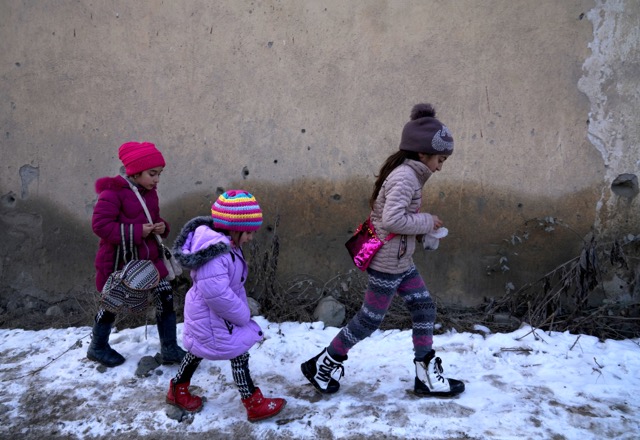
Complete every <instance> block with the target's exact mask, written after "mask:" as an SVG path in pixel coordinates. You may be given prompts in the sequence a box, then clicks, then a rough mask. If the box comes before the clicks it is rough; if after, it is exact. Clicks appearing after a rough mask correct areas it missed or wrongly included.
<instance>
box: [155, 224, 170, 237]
mask: <svg viewBox="0 0 640 440" xmlns="http://www.w3.org/2000/svg"><path fill="white" fill-rule="evenodd" d="M166 228H167V225H165V224H164V222H160V223H155V224H154V225H153V233H154V234H158V235H162V234H164V231H165V229H166Z"/></svg>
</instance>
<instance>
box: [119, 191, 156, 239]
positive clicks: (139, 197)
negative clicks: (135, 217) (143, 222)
mask: <svg viewBox="0 0 640 440" xmlns="http://www.w3.org/2000/svg"><path fill="white" fill-rule="evenodd" d="M127 182H128V183H129V187H130V188H131V190H132V191H133V193H134V194H135V195H136V197H138V200H139V201H140V204H141V205H142V209H143V210H144V213H145V215H146V216H147V220H149V223H153V220H152V219H151V214H149V209H148V208H147V204H146V203H145V202H144V199H143V198H142V195H141V194H140V191H138V187H137V186H135V185H134V184H133V183H131V181H130V180H129V179H127ZM153 236H154V237H155V238H156V241H157V242H158V245H160V247H162V238H160V236H159V235H158V234H156V233H154V234H153Z"/></svg>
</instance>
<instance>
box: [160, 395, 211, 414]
mask: <svg viewBox="0 0 640 440" xmlns="http://www.w3.org/2000/svg"><path fill="white" fill-rule="evenodd" d="M164 401H165V402H166V403H168V404H169V405H171V406H175V407H176V408H178V409H180V410H182V411H184V412H188V413H189V414H195V413H199V412H200V411H202V407H203V406H204V403H203V404H202V405H200V406H199V407H198V409H193V410H191V409H187V408H185V407H184V406H181V405H178V404H177V403H176V402H172V401H171V400H169V399H167V398H166V397H165V399H164Z"/></svg>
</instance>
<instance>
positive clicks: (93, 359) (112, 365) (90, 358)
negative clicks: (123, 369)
mask: <svg viewBox="0 0 640 440" xmlns="http://www.w3.org/2000/svg"><path fill="white" fill-rule="evenodd" d="M87 359H89V360H90V361H94V362H97V363H99V364H100V365H103V366H105V367H107V368H113V367H117V366H118V365H122V364H124V362H125V361H126V359H123V360H122V362H116V363H114V364H107V363H104V362H102V361H101V360H100V359H98V358H97V357H95V356H90V355H87Z"/></svg>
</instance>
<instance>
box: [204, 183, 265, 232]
mask: <svg viewBox="0 0 640 440" xmlns="http://www.w3.org/2000/svg"><path fill="white" fill-rule="evenodd" d="M211 217H212V218H213V225H214V226H215V227H216V228H218V229H222V230H225V231H257V230H258V229H260V225H262V210H261V209H260V205H258V202H257V201H256V198H255V197H254V196H253V195H252V194H250V193H248V192H246V191H243V190H241V189H232V190H230V191H227V192H225V193H224V194H222V195H220V197H218V200H216V201H215V203H214V204H213V206H211Z"/></svg>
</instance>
